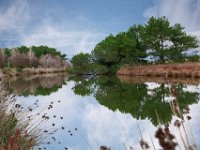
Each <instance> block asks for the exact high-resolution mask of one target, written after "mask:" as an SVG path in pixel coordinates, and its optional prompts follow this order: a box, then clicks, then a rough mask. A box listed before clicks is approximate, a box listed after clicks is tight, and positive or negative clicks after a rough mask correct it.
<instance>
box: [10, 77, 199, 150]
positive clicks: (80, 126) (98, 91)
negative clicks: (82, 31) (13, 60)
mask: <svg viewBox="0 0 200 150" xmlns="http://www.w3.org/2000/svg"><path fill="white" fill-rule="evenodd" d="M55 78H56V77H52V79H51V80H47V79H45V80H47V81H52V83H53V82H54V80H57V79H55ZM58 78H60V77H58ZM34 79H36V77H34V78H33V80H34ZM66 79H67V78H66ZM18 80H19V79H18ZM20 80H22V79H20ZM23 80H24V79H23ZM26 80H28V79H26ZM61 80H62V79H59V81H61ZM63 80H64V81H65V82H67V84H64V85H63V86H61V88H59V89H57V91H56V92H52V93H51V94H50V95H41V94H40V95H36V94H35V93H34V92H33V93H34V94H32V93H31V92H30V93H31V94H30V95H29V96H27V95H26V96H17V97H16V99H17V103H18V104H25V105H28V106H32V107H29V108H31V111H29V112H30V113H31V114H30V115H31V116H33V118H34V120H35V121H32V123H31V124H32V125H33V126H34V124H35V123H37V121H38V120H40V119H42V120H47V121H48V122H46V123H45V125H43V126H41V125H40V126H39V127H40V129H41V131H42V133H46V134H47V135H48V137H47V138H45V139H42V140H41V144H40V145H39V146H36V147H35V149H38V148H43V147H45V148H46V149H53V150H54V149H70V150H80V149H85V150H87V149H89V150H92V149H93V150H96V149H97V150H98V149H103V148H104V149H105V148H107V149H109V148H110V149H111V150H121V149H127V150H131V149H137V150H140V149H142V148H141V146H142V147H143V148H144V147H145V146H146V147H147V145H148V147H150V148H149V149H161V148H163V146H161V145H162V144H166V143H163V137H164V138H165V136H166V137H169V138H168V141H169V142H171V143H172V144H176V143H178V145H176V146H175V148H177V149H181V150H182V149H189V146H190V147H191V148H193V149H195V144H197V148H199V147H200V145H199V144H198V143H195V141H198V140H199V137H200V135H199V133H200V130H199V127H198V126H199V125H200V124H199V122H198V120H199V119H200V115H199V113H200V109H199V107H200V103H199V93H200V91H199V84H198V83H197V82H195V85H194V84H193V83H190V82H189V80H187V82H185V81H182V82H181V81H175V80H174V79H173V82H171V81H167V82H166V80H165V79H159V80H158V79H157V81H155V80H154V79H148V80H146V79H140V80H139V79H128V80H127V79H126V80H123V79H118V78H116V77H107V76H97V77H91V76H85V77H75V76H73V77H70V78H69V79H68V81H66V80H65V79H63ZM37 81H38V79H37ZM144 81H145V82H144ZM12 82H13V81H10V87H11V85H13V84H11V83H12ZM20 82H21V84H22V83H23V82H22V81H20ZM29 82H30V83H31V79H30V81H29ZM35 82H36V80H35ZM45 82H46V81H45ZM45 82H44V83H45ZM65 82H63V83H65ZM60 83H61V82H60ZM7 84H8V83H7ZM18 85H19V86H20V84H18ZM40 85H41V84H40ZM7 86H9V84H8V85H7ZM16 87H17V86H16ZM36 87H37V86H36ZM46 87H47V86H46ZM49 87H50V88H51V86H49ZM26 88H28V89H30V88H29V87H28V84H27V87H26ZM26 88H24V89H26ZM44 89H45V88H44ZM16 91H18V90H17V89H16ZM10 92H12V91H11V90H10ZM13 93H19V95H20V93H21V92H13ZM36 100H37V106H39V107H37V106H35V105H34V103H35V101H36ZM27 103H28V104H27ZM37 114H39V115H38V116H36V115H37ZM190 117H191V118H190ZM177 120H178V123H177ZM175 123H176V124H175ZM179 125H180V126H179ZM158 129H159V130H158ZM49 131H57V132H56V133H55V134H54V135H51V132H49ZM192 132H193V133H195V134H192ZM155 133H158V134H157V135H156V137H155ZM170 134H171V135H170ZM173 136H174V138H172V137H173ZM170 138H171V141H170ZM167 144H168V143H167ZM154 147H155V148H154ZM170 148H171V149H173V147H170ZM163 149H164V148H163ZM165 149H166V148H165Z"/></svg>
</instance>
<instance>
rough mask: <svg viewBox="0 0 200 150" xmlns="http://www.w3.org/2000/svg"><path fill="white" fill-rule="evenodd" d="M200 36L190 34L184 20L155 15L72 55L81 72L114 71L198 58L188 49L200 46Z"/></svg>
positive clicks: (110, 72) (194, 60)
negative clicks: (176, 20)
mask: <svg viewBox="0 0 200 150" xmlns="http://www.w3.org/2000/svg"><path fill="white" fill-rule="evenodd" d="M197 47H198V39H197V38H196V37H194V36H191V35H187V34H186V32H185V31H184V27H183V26H182V25H180V24H175V25H171V24H170V22H169V21H168V20H167V18H165V17H160V18H155V17H151V18H150V19H149V21H148V22H147V24H145V25H133V26H131V27H130V28H129V29H128V31H126V32H120V33H118V34H116V35H112V34H111V35H109V36H107V37H106V38H105V39H104V40H102V41H101V42H100V43H98V44H97V45H96V47H95V48H94V49H93V50H92V52H91V53H90V54H89V53H80V54H77V55H75V56H74V57H73V58H72V63H73V67H74V69H73V70H72V72H74V73H77V74H113V73H116V71H117V70H118V69H119V68H120V67H121V66H124V65H127V64H128V65H138V64H146V63H150V62H149V60H150V58H153V60H154V63H159V64H160V63H162V64H163V63H177V62H178V63H182V62H185V61H191V62H197V61H199V58H200V57H199V56H198V55H193V56H187V55H186V54H185V51H186V50H189V49H192V48H197Z"/></svg>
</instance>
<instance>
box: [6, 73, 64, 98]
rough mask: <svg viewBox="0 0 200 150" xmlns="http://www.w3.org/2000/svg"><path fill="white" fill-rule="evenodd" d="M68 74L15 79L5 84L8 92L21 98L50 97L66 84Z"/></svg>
mask: <svg viewBox="0 0 200 150" xmlns="http://www.w3.org/2000/svg"><path fill="white" fill-rule="evenodd" d="M66 78H67V75H66V74H62V73H61V74H43V75H32V76H23V77H18V78H16V77H13V78H11V79H9V80H7V81H6V82H5V84H6V87H7V90H8V91H9V92H10V93H12V94H16V95H19V96H29V95H35V96H37V95H43V96H45V95H50V94H51V93H53V92H56V91H57V90H58V89H59V88H61V87H62V85H63V84H66Z"/></svg>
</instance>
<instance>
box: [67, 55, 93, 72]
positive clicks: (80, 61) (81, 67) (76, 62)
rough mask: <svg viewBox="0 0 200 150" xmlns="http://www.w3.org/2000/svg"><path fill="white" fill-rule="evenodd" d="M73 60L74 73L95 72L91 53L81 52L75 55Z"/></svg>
mask: <svg viewBox="0 0 200 150" xmlns="http://www.w3.org/2000/svg"><path fill="white" fill-rule="evenodd" d="M71 62H72V64H73V70H72V71H73V73H76V74H90V73H92V72H93V64H92V59H91V56H90V54H87V53H79V54H77V55H75V56H73V58H72V60H71Z"/></svg>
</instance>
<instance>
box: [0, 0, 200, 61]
mask: <svg viewBox="0 0 200 150" xmlns="http://www.w3.org/2000/svg"><path fill="white" fill-rule="evenodd" d="M150 16H157V17H158V16H166V17H168V18H169V20H170V21H171V22H172V24H173V23H177V22H178V23H181V24H183V25H184V26H185V27H186V29H185V30H186V31H187V32H189V33H192V34H195V35H197V36H199V35H200V19H199V18H200V0H124V1H122V0H0V47H16V46H20V45H27V46H31V45H48V46H50V47H55V48H57V49H59V50H61V51H62V52H63V53H66V54H67V55H68V56H69V57H71V56H72V55H74V54H76V53H79V52H90V51H91V50H92V49H93V48H94V46H95V45H96V44H97V43H98V42H100V41H101V40H102V39H103V38H105V37H106V36H107V35H108V34H110V33H113V34H115V33H117V32H120V31H126V30H127V29H128V28H129V27H130V26H132V25H134V24H144V23H145V22H146V21H147V20H148V18H149V17H150Z"/></svg>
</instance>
